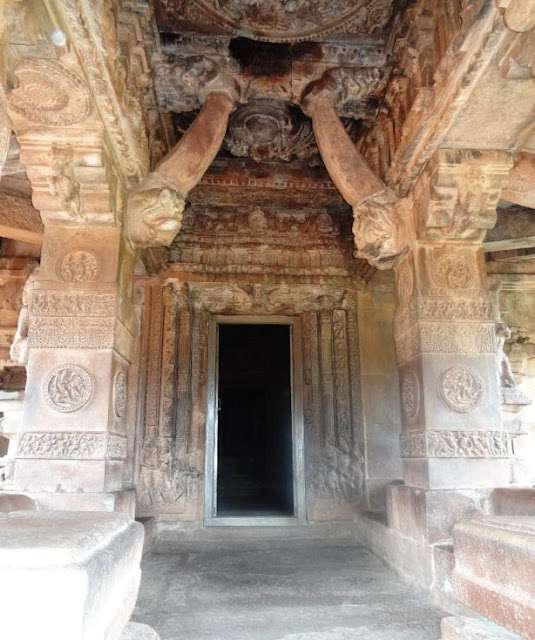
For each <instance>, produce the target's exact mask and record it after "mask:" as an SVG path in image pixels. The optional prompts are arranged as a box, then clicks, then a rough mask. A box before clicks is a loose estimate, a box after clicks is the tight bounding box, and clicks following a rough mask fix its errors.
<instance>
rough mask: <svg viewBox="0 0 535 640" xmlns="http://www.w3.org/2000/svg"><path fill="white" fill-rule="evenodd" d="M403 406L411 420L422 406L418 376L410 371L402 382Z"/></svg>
mask: <svg viewBox="0 0 535 640" xmlns="http://www.w3.org/2000/svg"><path fill="white" fill-rule="evenodd" d="M401 406H402V407H403V412H404V413H405V415H406V416H407V418H408V419H409V420H412V418H414V416H415V415H416V414H417V413H418V408H419V406H420V384H419V382H418V378H417V377H416V374H414V373H413V372H412V371H409V372H408V373H407V374H405V375H404V376H403V378H402V380H401Z"/></svg>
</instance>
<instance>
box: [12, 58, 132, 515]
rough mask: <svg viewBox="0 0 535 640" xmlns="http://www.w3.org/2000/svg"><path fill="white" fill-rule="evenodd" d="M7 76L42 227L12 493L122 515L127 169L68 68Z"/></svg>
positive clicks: (22, 70)
mask: <svg viewBox="0 0 535 640" xmlns="http://www.w3.org/2000/svg"><path fill="white" fill-rule="evenodd" d="M15 73H16V75H17V77H18V80H19V85H18V87H17V88H15V89H14V90H13V91H12V92H11V94H10V95H9V97H8V102H9V107H10V115H11V119H12V122H13V126H14V129H15V131H16V134H17V137H18V141H19V143H20V146H21V159H22V162H23V163H24V165H25V167H26V170H27V173H28V177H29V179H30V182H31V184H32V198H33V204H34V206H35V207H36V209H38V210H39V211H40V213H41V217H42V220H43V223H44V233H43V247H42V255H41V265H40V269H39V275H38V276H37V279H36V281H35V284H34V287H33V291H32V295H31V301H30V305H29V313H28V315H29V324H28V336H27V339H28V352H29V356H28V362H27V384H26V395H25V403H24V412H23V419H22V429H21V432H20V435H19V440H18V448H17V453H16V459H15V462H14V471H13V483H12V485H13V490H15V491H22V492H27V493H30V494H31V495H32V497H34V498H35V499H36V500H37V502H38V503H39V504H40V506H41V507H42V508H45V509H80V510H85V509H89V510H124V511H128V512H130V513H133V507H134V496H133V492H130V493H129V492H125V491H123V464H124V460H125V457H126V429H127V425H126V423H125V413H126V404H127V401H128V400H127V386H128V385H127V376H128V368H129V365H130V361H131V355H132V353H133V340H134V336H135V335H136V334H137V330H138V328H137V320H136V315H135V313H134V311H133V305H132V285H133V271H134V263H135V253H134V250H133V249H132V248H131V246H130V245H129V244H128V243H127V242H126V240H125V239H124V236H123V233H122V228H121V223H122V217H123V215H124V211H123V209H124V204H123V203H125V202H126V176H125V173H124V171H123V167H121V166H120V165H118V164H116V161H117V156H116V150H114V148H113V145H112V144H110V139H109V138H108V134H107V132H106V128H105V126H104V124H103V122H102V120H101V119H100V115H99V114H98V112H96V110H95V109H94V107H93V101H92V98H91V94H90V91H89V88H88V86H87V84H86V83H85V80H84V78H83V77H82V76H81V75H80V72H79V70H78V69H77V68H75V67H72V66H67V64H64V63H63V62H60V61H57V60H51V59H31V60H30V59H28V60H24V61H22V63H20V65H19V67H18V68H17V69H16V70H15ZM36 86H41V87H42V88H43V91H45V90H46V91H48V92H50V93H51V95H50V96H49V98H50V99H49V100H48V101H47V102H41V101H40V100H39V92H38V91H37V90H36V89H35V87H36ZM132 428H133V425H132Z"/></svg>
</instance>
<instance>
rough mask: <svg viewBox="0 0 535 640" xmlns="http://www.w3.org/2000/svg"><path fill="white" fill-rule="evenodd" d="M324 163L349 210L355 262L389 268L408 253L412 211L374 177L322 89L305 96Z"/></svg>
mask: <svg viewBox="0 0 535 640" xmlns="http://www.w3.org/2000/svg"><path fill="white" fill-rule="evenodd" d="M303 108H304V110H305V112H306V114H307V115H308V116H309V117H310V118H311V119H312V126H313V129H314V135H315V137H316V142H317V144H318V148H319V150H320V153H321V156H322V158H323V162H324V163H325V166H326V167H327V171H328V172H329V174H330V176H331V178H332V181H333V182H334V184H335V185H336V187H337V188H338V190H339V191H340V193H341V195H342V197H343V198H344V199H345V200H346V202H348V204H350V205H351V206H352V207H353V216H354V223H353V234H354V237H355V244H356V246H357V249H358V250H357V254H356V255H357V257H358V258H364V259H365V260H367V261H368V262H369V263H370V264H371V265H372V266H374V267H376V268H377V269H391V268H393V267H394V265H395V264H396V263H397V262H398V261H399V259H400V258H401V256H403V255H404V254H405V253H406V252H407V251H408V248H409V238H410V237H411V233H410V231H409V229H410V222H409V221H410V212H409V211H406V213H407V214H408V215H403V210H404V209H405V207H404V201H403V200H398V199H396V196H395V194H394V193H393V192H392V191H391V190H390V189H388V187H386V186H385V185H384V184H383V182H382V181H381V180H380V179H379V178H377V176H376V175H375V174H374V173H373V171H372V170H371V168H370V166H369V165H368V163H367V162H366V160H365V159H364V158H363V156H362V155H361V154H360V153H359V152H358V151H357V149H356V148H355V145H354V144H353V142H352V141H351V139H350V138H349V136H348V134H347V132H346V130H345V129H344V126H343V124H342V122H341V121H340V118H339V117H338V115H337V114H336V111H335V109H334V104H333V101H332V99H331V98H330V97H329V95H328V94H327V93H326V92H325V91H324V90H323V88H322V87H321V86H320V85H313V86H312V88H311V90H310V91H309V92H308V93H307V94H306V95H305V96H304V97H303Z"/></svg>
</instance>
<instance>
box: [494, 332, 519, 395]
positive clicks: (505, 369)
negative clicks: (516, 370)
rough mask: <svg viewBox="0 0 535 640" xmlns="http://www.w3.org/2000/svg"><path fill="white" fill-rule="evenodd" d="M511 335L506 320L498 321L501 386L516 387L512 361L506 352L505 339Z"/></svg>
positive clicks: (497, 347) (497, 341)
mask: <svg viewBox="0 0 535 640" xmlns="http://www.w3.org/2000/svg"><path fill="white" fill-rule="evenodd" d="M510 337H511V329H509V327H508V326H507V325H506V324H505V323H504V322H497V323H496V355H497V358H498V375H499V377H500V386H502V387H509V388H511V387H516V382H515V377H514V375H513V370H512V368H511V361H510V360H509V358H508V357H507V354H506V353H505V350H504V346H505V341H506V340H507V339H508V338H510Z"/></svg>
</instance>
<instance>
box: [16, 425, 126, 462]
mask: <svg viewBox="0 0 535 640" xmlns="http://www.w3.org/2000/svg"><path fill="white" fill-rule="evenodd" d="M17 457H18V458H38V459H49V460H54V459H56V460H105V459H109V458H115V459H124V458H126V438H125V437H123V436H120V435H117V434H115V433H87V432H73V431H45V432H35V431H31V432H27V433H23V434H22V435H21V436H20V439H19V447H18V453H17Z"/></svg>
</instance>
